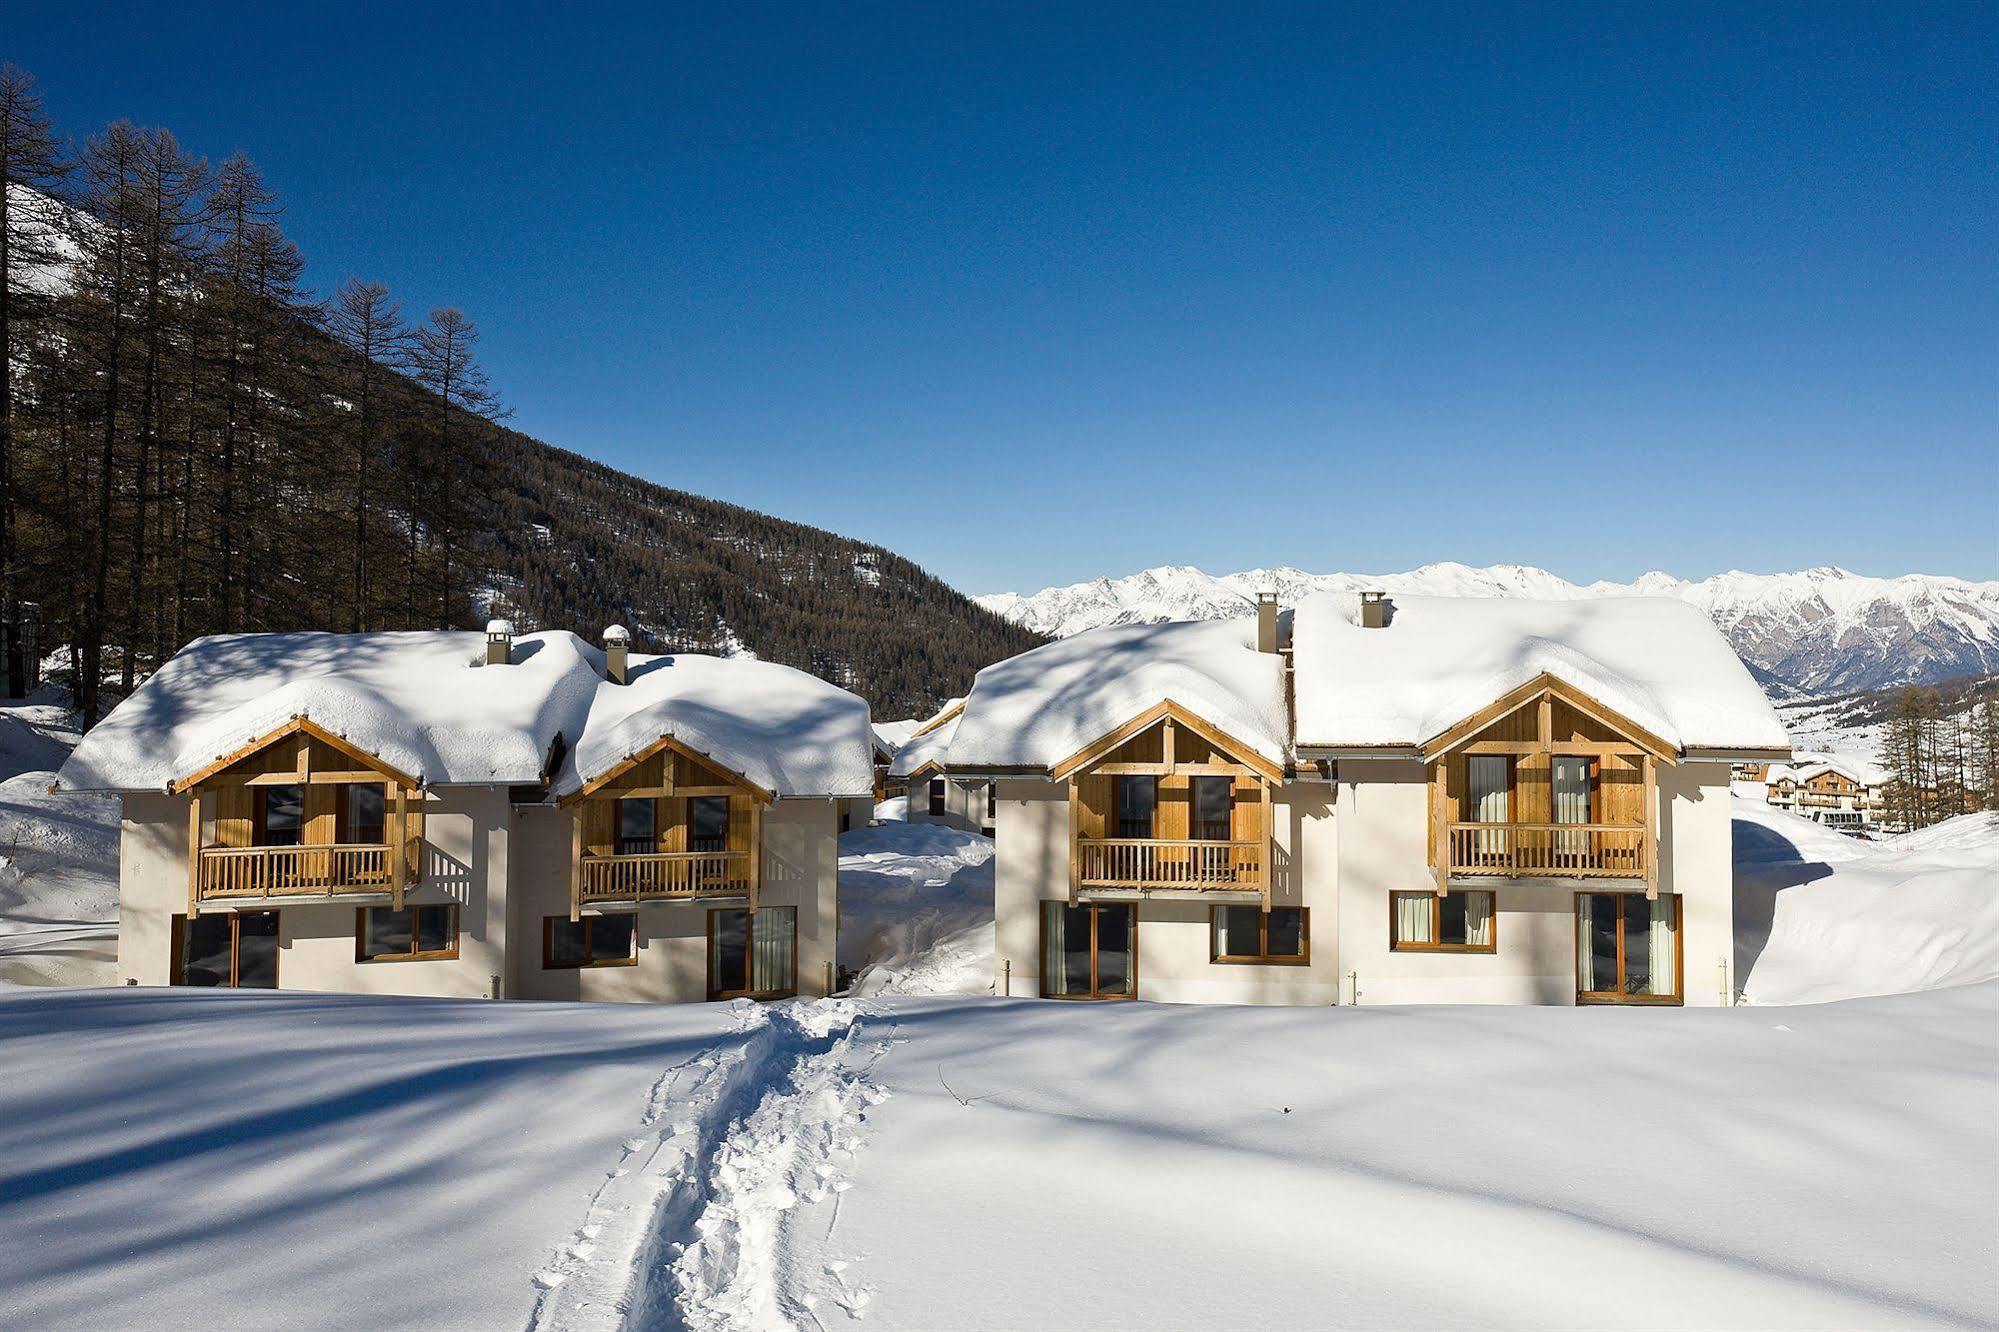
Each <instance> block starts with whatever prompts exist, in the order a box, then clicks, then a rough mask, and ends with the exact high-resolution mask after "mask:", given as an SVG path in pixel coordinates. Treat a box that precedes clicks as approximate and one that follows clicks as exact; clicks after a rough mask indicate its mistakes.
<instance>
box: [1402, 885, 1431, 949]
mask: <svg viewBox="0 0 1999 1332" xmlns="http://www.w3.org/2000/svg"><path fill="white" fill-rule="evenodd" d="M1436 909H1437V908H1436V899H1435V896H1434V895H1433V894H1430V893H1397V894H1395V940H1396V942H1397V943H1410V944H1433V943H1435V942H1437V935H1436V931H1435V929H1434V928H1432V927H1433V925H1434V923H1435V920H1436V914H1435V913H1436Z"/></svg>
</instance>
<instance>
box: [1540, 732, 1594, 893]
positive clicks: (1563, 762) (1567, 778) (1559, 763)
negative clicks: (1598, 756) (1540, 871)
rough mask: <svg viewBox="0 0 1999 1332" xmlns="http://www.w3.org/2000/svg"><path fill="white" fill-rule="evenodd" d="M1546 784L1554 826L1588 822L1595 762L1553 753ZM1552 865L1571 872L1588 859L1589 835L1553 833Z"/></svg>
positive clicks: (1580, 756)
mask: <svg viewBox="0 0 1999 1332" xmlns="http://www.w3.org/2000/svg"><path fill="white" fill-rule="evenodd" d="M1548 777H1549V782H1550V784H1551V786H1552V787H1553V790H1552V797H1553V799H1552V803H1553V806H1554V813H1555V822H1556V823H1591V822H1593V821H1594V820H1593V819H1592V818H1591V816H1590V814H1591V812H1590V805H1591V801H1592V798H1593V797H1592V793H1593V791H1594V789H1595V786H1596V761H1595V760H1594V759H1590V758H1586V757H1584V756H1582V755H1580V754H1557V755H1555V756H1554V758H1553V760H1552V762H1551V766H1550V768H1549V773H1548ZM1555 854H1556V856H1557V857H1558V859H1557V861H1556V865H1557V867H1558V868H1562V869H1574V868H1578V867H1580V866H1581V864H1582V863H1583V862H1584V861H1586V860H1587V859H1588V856H1589V834H1588V833H1585V832H1561V833H1557V834H1555Z"/></svg>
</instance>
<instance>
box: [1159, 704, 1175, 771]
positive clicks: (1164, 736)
mask: <svg viewBox="0 0 1999 1332" xmlns="http://www.w3.org/2000/svg"><path fill="white" fill-rule="evenodd" d="M1160 731H1161V735H1160V740H1159V745H1160V750H1159V752H1160V753H1161V754H1163V755H1164V756H1165V758H1166V775H1167V776H1168V777H1171V776H1172V775H1173V717H1172V715H1171V714H1170V713H1169V714H1168V715H1167V718H1166V723H1165V725H1164V726H1162V727H1161V728H1160Z"/></svg>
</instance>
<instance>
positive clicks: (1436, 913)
mask: <svg viewBox="0 0 1999 1332" xmlns="http://www.w3.org/2000/svg"><path fill="white" fill-rule="evenodd" d="M1389 928H1390V942H1389V946H1390V947H1391V948H1392V949H1394V950H1395V951H1396V952H1399V953H1490V952H1494V951H1495V950H1496V946H1497V939H1496V935H1497V931H1496V930H1495V929H1494V922H1493V895H1492V894H1491V893H1490V892H1485V891H1480V890H1475V889H1465V888H1453V889H1452V890H1451V891H1450V892H1448V893H1444V894H1442V895H1441V896H1440V895H1438V894H1437V893H1434V892H1430V891H1428V890H1427V889H1426V890H1423V891H1420V892H1400V893H1393V894H1390V901H1389Z"/></svg>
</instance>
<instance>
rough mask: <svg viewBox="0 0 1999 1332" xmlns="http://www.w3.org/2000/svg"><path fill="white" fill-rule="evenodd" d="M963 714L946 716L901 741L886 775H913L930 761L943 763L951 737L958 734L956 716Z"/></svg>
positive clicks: (900, 776) (949, 746)
mask: <svg viewBox="0 0 1999 1332" xmlns="http://www.w3.org/2000/svg"><path fill="white" fill-rule="evenodd" d="M963 715H964V714H963V713H958V714H956V715H954V716H951V717H949V718H946V719H945V720H944V721H942V722H938V723H937V724H936V725H934V726H931V727H930V729H929V730H927V731H924V732H923V733H922V734H920V735H915V736H911V737H910V738H909V739H907V740H905V741H903V742H902V745H901V746H900V747H899V748H898V749H897V750H896V751H895V762H893V763H891V764H890V765H889V769H888V775H889V776H891V777H896V778H902V777H913V776H915V775H916V774H917V773H919V772H921V771H923V769H924V768H925V767H927V766H929V765H930V764H932V763H940V764H941V763H943V762H944V760H945V755H946V754H948V753H949V752H950V749H951V739H952V737H953V736H955V735H957V734H958V718H959V717H962V716H963ZM933 720H934V719H933ZM925 724H926V725H928V724H929V723H925Z"/></svg>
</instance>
